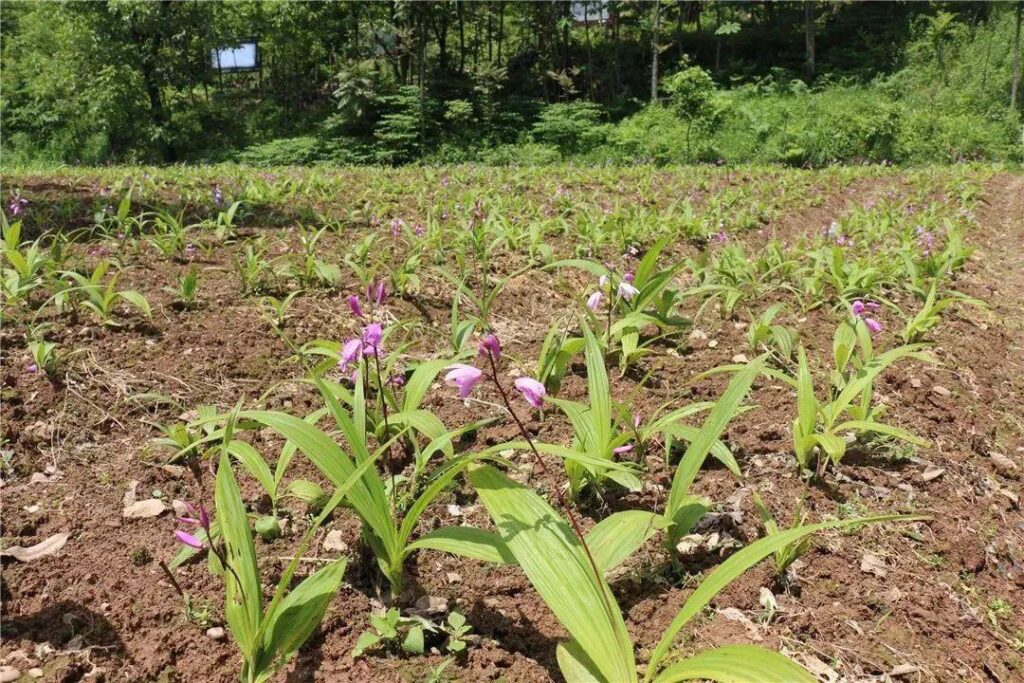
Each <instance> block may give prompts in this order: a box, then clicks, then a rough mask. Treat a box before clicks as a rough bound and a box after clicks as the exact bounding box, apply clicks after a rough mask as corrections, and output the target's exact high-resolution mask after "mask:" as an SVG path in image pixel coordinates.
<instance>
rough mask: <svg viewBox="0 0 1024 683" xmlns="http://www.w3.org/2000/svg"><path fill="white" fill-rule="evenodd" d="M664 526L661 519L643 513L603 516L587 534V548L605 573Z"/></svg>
mask: <svg viewBox="0 0 1024 683" xmlns="http://www.w3.org/2000/svg"><path fill="white" fill-rule="evenodd" d="M664 527H665V522H664V518H663V517H662V516H661V515H659V514H656V513H654V512H647V511H646V510H623V511H621V512H616V513H614V514H612V515H609V516H608V517H605V518H604V519H602V520H601V521H600V522H598V523H597V525H596V526H594V528H593V529H591V530H590V531H589V532H588V533H587V546H588V547H589V548H590V554H591V555H593V557H594V561H595V562H596V563H597V566H598V567H600V568H601V570H602V571H603V572H605V573H607V572H610V571H611V570H612V569H615V567H617V566H619V564H621V563H622V562H623V561H624V560H625V559H626V558H627V557H629V556H630V555H632V554H633V553H635V552H636V551H637V549H638V548H639V547H640V546H642V545H643V544H644V543H645V542H646V541H647V539H649V538H651V537H652V536H654V534H656V533H657V532H658V530H659V529H662V528H664Z"/></svg>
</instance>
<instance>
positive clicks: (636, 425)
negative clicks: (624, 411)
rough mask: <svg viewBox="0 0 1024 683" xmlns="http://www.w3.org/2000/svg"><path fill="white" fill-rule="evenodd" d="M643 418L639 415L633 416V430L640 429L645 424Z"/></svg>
mask: <svg viewBox="0 0 1024 683" xmlns="http://www.w3.org/2000/svg"><path fill="white" fill-rule="evenodd" d="M643 421H644V420H643V416H642V415H640V413H637V414H636V415H634V416H633V429H640V425H641V424H642V423H643Z"/></svg>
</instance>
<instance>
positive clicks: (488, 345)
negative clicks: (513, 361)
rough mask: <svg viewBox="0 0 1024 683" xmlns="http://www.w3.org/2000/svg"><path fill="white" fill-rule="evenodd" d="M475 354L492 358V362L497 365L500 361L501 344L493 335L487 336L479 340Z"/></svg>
mask: <svg viewBox="0 0 1024 683" xmlns="http://www.w3.org/2000/svg"><path fill="white" fill-rule="evenodd" d="M477 352H478V353H479V354H480V355H481V356H488V355H489V356H491V357H492V358H494V362H495V363H497V362H498V361H499V360H501V342H500V341H499V340H498V338H497V337H495V336H494V335H493V334H489V335H487V336H486V337H484V338H483V339H481V340H480V346H478V347H477Z"/></svg>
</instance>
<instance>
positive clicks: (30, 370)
mask: <svg viewBox="0 0 1024 683" xmlns="http://www.w3.org/2000/svg"><path fill="white" fill-rule="evenodd" d="M25 372H27V373H28V374H30V375H34V374H36V373H37V372H39V366H38V365H36V364H35V363H32V365H29V366H28V367H27V368H25Z"/></svg>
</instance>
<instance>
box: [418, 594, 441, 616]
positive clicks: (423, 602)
mask: <svg viewBox="0 0 1024 683" xmlns="http://www.w3.org/2000/svg"><path fill="white" fill-rule="evenodd" d="M415 611H417V612H420V613H421V614H444V613H445V612H447V611H448V601H447V600H446V599H445V598H442V597H440V596H438V595H424V596H423V597H421V598H420V599H419V600H417V601H416V610H415Z"/></svg>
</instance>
